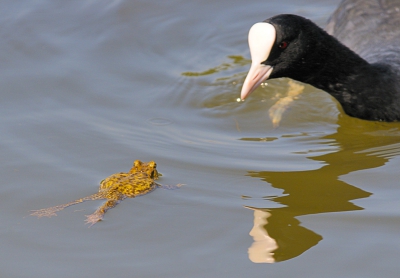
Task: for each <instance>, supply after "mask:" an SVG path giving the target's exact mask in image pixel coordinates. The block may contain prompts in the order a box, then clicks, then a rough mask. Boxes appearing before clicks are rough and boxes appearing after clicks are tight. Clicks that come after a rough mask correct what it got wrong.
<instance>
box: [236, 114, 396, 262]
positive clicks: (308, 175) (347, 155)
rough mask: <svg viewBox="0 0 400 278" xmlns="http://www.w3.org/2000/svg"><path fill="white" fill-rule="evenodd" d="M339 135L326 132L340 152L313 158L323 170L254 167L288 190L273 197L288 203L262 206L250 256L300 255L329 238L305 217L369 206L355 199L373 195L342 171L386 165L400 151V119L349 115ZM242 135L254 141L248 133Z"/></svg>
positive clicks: (259, 174) (284, 257) (256, 258)
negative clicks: (396, 121) (347, 179)
mask: <svg viewBox="0 0 400 278" xmlns="http://www.w3.org/2000/svg"><path fill="white" fill-rule="evenodd" d="M338 124H339V128H338V131H337V132H336V133H335V134H332V135H328V136H325V137H322V138H321V139H327V140H325V141H327V142H329V143H323V144H329V145H332V144H333V145H335V146H337V151H335V152H331V153H327V154H324V155H321V156H313V157H309V159H311V160H314V161H318V162H321V165H324V166H322V167H321V168H319V169H316V170H315V169H314V170H308V171H297V172H276V171H258V172H255V171H249V172H248V176H251V177H254V178H258V179H261V180H263V181H265V182H267V183H269V184H271V185H272V187H274V188H279V189H282V190H283V193H282V195H281V196H277V197H271V198H268V199H269V200H271V201H273V202H276V203H278V204H280V205H282V207H278V208H256V207H247V208H250V209H253V210H254V227H253V229H252V230H251V232H250V235H251V236H252V237H253V239H254V243H253V245H252V246H251V247H250V248H249V259H250V260H251V261H253V262H255V263H273V262H280V261H285V260H289V259H291V258H294V257H296V256H299V255H300V254H302V253H303V252H305V251H307V250H308V249H310V248H311V247H313V246H315V245H317V244H318V242H319V241H320V240H321V239H323V235H319V234H318V233H317V232H314V231H312V230H310V229H307V228H305V227H303V226H301V222H300V221H299V220H298V219H297V218H298V217H299V216H303V215H309V214H319V213H328V212H344V211H356V210H362V209H363V208H362V207H360V206H358V205H356V204H354V203H353V200H357V199H361V198H367V197H369V196H371V195H372V193H371V192H367V191H365V190H363V189H361V188H358V187H356V186H353V185H351V184H349V183H346V182H345V181H343V180H342V178H341V177H342V176H344V175H346V174H349V173H352V172H355V171H360V170H364V169H370V168H376V167H380V166H382V165H384V164H385V163H386V162H387V161H388V160H389V159H390V158H391V157H394V156H397V155H398V154H399V152H400V144H399V143H397V142H399V137H400V134H399V124H387V123H386V124H384V123H372V122H367V121H361V120H357V119H353V118H350V117H347V116H343V117H341V118H340V119H339V122H338ZM242 140H248V138H243V139H242Z"/></svg>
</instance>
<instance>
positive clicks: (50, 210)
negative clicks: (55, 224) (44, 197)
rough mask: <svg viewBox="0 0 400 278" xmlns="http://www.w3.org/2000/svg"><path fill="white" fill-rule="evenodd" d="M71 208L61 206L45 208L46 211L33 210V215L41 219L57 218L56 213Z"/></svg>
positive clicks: (66, 205)
mask: <svg viewBox="0 0 400 278" xmlns="http://www.w3.org/2000/svg"><path fill="white" fill-rule="evenodd" d="M68 206H70V205H69V204H65V205H59V206H55V207H51V208H44V209H39V210H31V212H32V213H31V215H33V216H37V217H38V218H40V217H44V216H45V217H52V216H57V214H56V212H57V211H60V210H63V209H64V208H66V207H68Z"/></svg>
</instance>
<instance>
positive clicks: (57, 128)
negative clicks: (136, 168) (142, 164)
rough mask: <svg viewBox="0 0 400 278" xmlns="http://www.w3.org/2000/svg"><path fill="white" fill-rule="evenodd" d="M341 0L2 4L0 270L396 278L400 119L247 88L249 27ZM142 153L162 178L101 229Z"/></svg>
mask: <svg viewBox="0 0 400 278" xmlns="http://www.w3.org/2000/svg"><path fill="white" fill-rule="evenodd" d="M338 2H339V1H336V0H325V1H315V0H308V1H306V0H303V1H294V0H291V1H265V0H264V1H251V3H249V2H248V1H217V2H216V1H189V2H188V1H164V2H160V1H151V0H150V1H134V2H132V1H126V0H121V1H105V0H98V1H34V2H32V1H15V2H8V3H5V2H4V3H2V4H1V9H0V14H1V16H0V23H1V24H0V36H1V40H0V46H1V48H0V49H1V52H0V53H1V54H0V61H1V63H0V70H1V74H0V79H1V83H0V84H1V100H2V101H1V103H0V106H1V109H0V111H1V118H0V134H1V139H2V140H1V148H0V150H1V157H2V161H3V164H2V165H3V166H2V167H1V168H0V171H1V172H0V173H1V177H2V186H1V189H0V190H1V194H0V207H1V211H2V213H1V216H0V220H1V223H2V232H1V237H2V240H1V250H2V252H1V257H0V276H1V277H266V276H268V277H394V276H396V275H397V273H398V271H399V270H400V268H399V266H398V257H399V256H398V253H399V251H398V250H399V248H400V242H399V240H398V230H399V223H400V222H399V220H400V213H399V211H400V204H399V202H398V200H399V199H400V185H399V182H398V179H399V178H400V175H399V173H398V163H399V154H400V143H399V139H400V124H396V123H394V124H388V123H376V122H366V121H361V120H357V119H353V118H350V117H348V116H346V115H345V114H344V113H343V112H342V111H341V109H340V107H338V105H337V103H336V102H335V101H334V100H333V99H332V98H331V97H330V96H329V95H327V94H326V93H324V92H322V91H319V90H316V89H315V88H312V87H310V86H306V87H305V88H304V91H303V92H302V93H301V94H299V95H298V96H296V97H295V98H293V99H292V102H291V103H290V104H289V105H288V109H286V110H285V112H284V113H283V114H282V119H281V120H280V122H279V126H277V127H274V125H273V123H272V121H271V119H270V117H269V110H270V108H271V107H273V106H274V105H275V104H276V103H277V102H279V100H280V99H283V98H285V97H287V96H288V88H289V87H290V82H289V80H287V79H282V80H272V81H269V82H268V85H267V86H264V87H263V88H260V89H258V90H257V91H256V92H255V93H253V94H252V96H251V97H250V98H249V99H248V100H246V101H245V102H243V103H238V102H237V101H236V99H237V97H238V96H239V92H240V87H241V84H242V83H243V80H244V77H245V75H246V73H247V70H248V68H249V60H248V59H249V52H248V47H247V41H246V38H247V32H248V29H249V27H250V26H251V25H252V24H253V23H255V22H257V21H260V20H263V19H265V18H267V17H269V16H272V15H274V14H278V13H296V14H300V15H303V16H307V17H309V18H311V19H313V20H314V21H316V22H317V23H319V24H321V25H324V22H325V21H326V19H327V18H328V17H329V15H330V13H331V12H333V10H334V9H335V7H336V6H337V5H338ZM135 159H141V160H143V161H149V160H155V161H156V162H157V164H158V169H159V171H160V172H161V173H162V174H163V176H162V177H161V179H160V180H159V181H160V183H162V184H167V185H174V184H178V183H183V184H185V185H184V186H183V187H181V188H180V189H176V190H165V189H158V190H156V191H154V192H152V193H151V194H148V195H146V196H143V197H140V198H136V199H127V200H125V201H123V202H122V203H121V204H119V205H118V206H117V207H116V208H114V209H112V210H110V211H109V212H107V214H106V215H105V220H104V221H102V222H100V223H98V224H96V225H95V226H93V227H91V228H88V226H85V225H84V219H85V215H87V214H90V213H92V212H93V211H94V210H95V209H96V208H97V207H98V206H99V205H100V204H101V201H92V202H86V203H84V204H80V205H76V206H73V207H70V208H67V209H66V210H64V211H62V212H60V213H58V216H57V217H53V218H50V219H48V218H41V219H37V218H35V217H32V216H29V211H30V210H32V209H39V208H43V207H49V206H54V205H57V204H62V203H66V202H69V201H72V200H74V199H77V198H80V197H84V196H87V195H90V194H93V193H95V192H96V191H97V188H98V184H99V182H100V181H101V180H102V179H103V178H105V177H107V176H109V175H110V174H112V173H115V172H120V171H127V170H129V168H130V166H131V165H132V163H133V161H134V160H135Z"/></svg>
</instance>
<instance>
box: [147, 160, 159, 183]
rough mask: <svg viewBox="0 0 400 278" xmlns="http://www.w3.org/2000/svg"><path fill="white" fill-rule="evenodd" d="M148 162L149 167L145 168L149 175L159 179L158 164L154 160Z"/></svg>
mask: <svg viewBox="0 0 400 278" xmlns="http://www.w3.org/2000/svg"><path fill="white" fill-rule="evenodd" d="M146 164H147V167H146V169H143V170H144V171H145V172H146V173H147V174H148V175H149V177H150V178H152V179H155V180H156V179H158V176H159V175H158V171H157V169H156V168H157V164H156V163H155V162H154V161H150V162H147V163H146Z"/></svg>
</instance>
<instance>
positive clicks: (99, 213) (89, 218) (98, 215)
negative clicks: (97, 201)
mask: <svg viewBox="0 0 400 278" xmlns="http://www.w3.org/2000/svg"><path fill="white" fill-rule="evenodd" d="M117 204H118V200H108V201H107V202H105V203H104V204H103V205H102V206H101V207H99V208H98V209H97V210H96V211H95V212H94V213H92V214H90V215H86V221H85V222H86V224H89V228H90V227H92V226H93V225H94V224H96V223H97V222H99V221H101V220H103V216H104V214H105V213H106V211H107V210H109V209H111V208H113V207H115V206H116V205H117Z"/></svg>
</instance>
